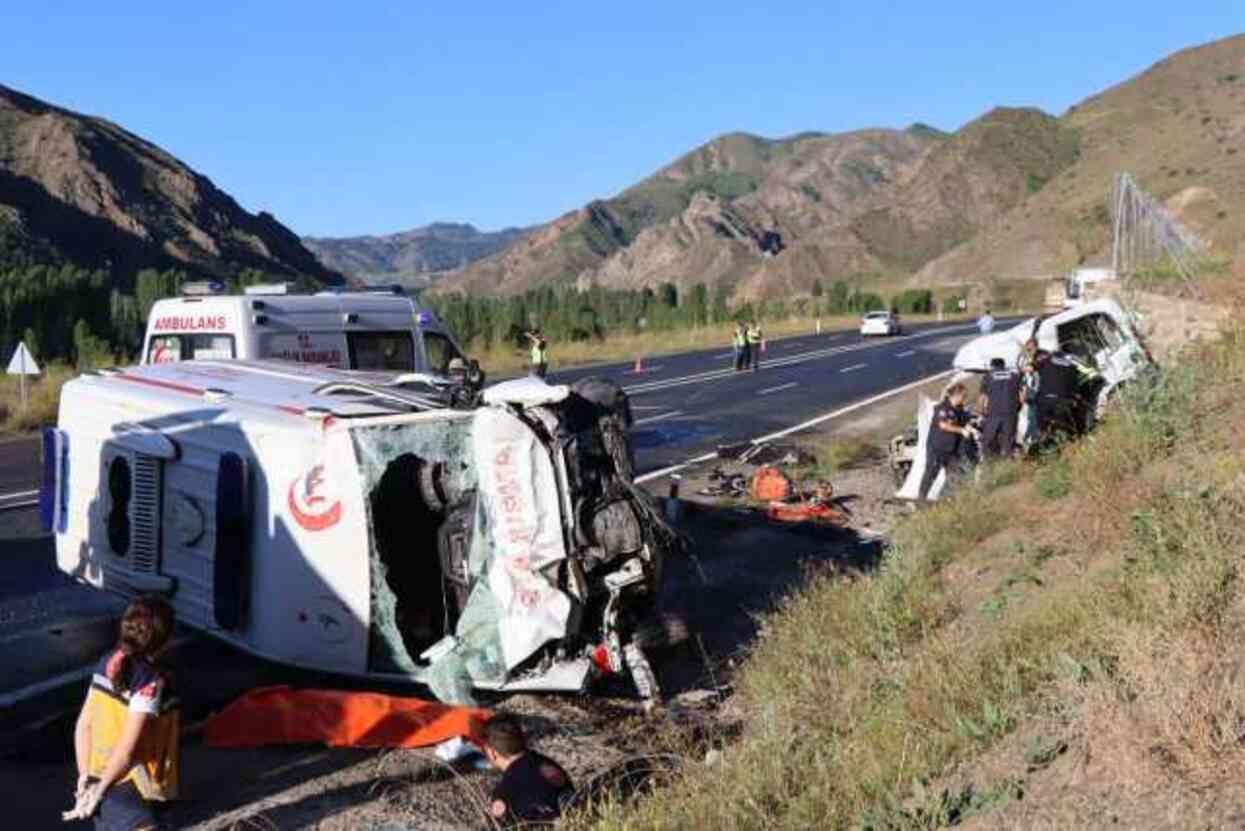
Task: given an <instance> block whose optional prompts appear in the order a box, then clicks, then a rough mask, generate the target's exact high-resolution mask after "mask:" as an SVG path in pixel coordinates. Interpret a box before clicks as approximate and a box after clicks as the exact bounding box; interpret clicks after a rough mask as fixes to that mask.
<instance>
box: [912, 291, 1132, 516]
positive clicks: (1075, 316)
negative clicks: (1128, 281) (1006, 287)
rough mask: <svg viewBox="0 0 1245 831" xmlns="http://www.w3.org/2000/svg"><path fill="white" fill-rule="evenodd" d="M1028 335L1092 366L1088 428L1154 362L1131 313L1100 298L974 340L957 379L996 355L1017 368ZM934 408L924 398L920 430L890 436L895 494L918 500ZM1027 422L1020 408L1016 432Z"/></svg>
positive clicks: (962, 352)
mask: <svg viewBox="0 0 1245 831" xmlns="http://www.w3.org/2000/svg"><path fill="white" fill-rule="evenodd" d="M1030 338H1033V339H1035V340H1036V341H1037V344H1038V348H1039V349H1043V350H1046V351H1047V352H1064V353H1067V354H1069V355H1071V356H1072V357H1074V358H1075V359H1076V360H1077V361H1078V362H1080V363H1081V364H1082V365H1083V366H1086V367H1091V368H1092V369H1093V373H1094V379H1093V381H1092V385H1091V386H1090V387H1089V389H1088V390H1086V391H1085V394H1086V396H1087V400H1086V402H1085V403H1086V409H1087V410H1088V412H1086V413H1085V416H1086V418H1085V419H1083V423H1084V424H1085V425H1086V426H1087V427H1088V426H1092V424H1093V423H1094V422H1095V421H1096V420H1097V419H1098V418H1100V417H1101V416H1102V414H1103V412H1104V411H1105V410H1106V408H1107V407H1108V405H1109V403H1110V401H1111V399H1112V397H1113V396H1114V395H1115V393H1116V392H1117V391H1118V390H1119V389H1120V387H1121V386H1123V385H1124V384H1127V383H1128V382H1130V381H1132V380H1133V379H1135V378H1136V377H1137V376H1138V375H1139V374H1140V373H1141V372H1143V371H1144V370H1145V369H1147V368H1149V367H1151V366H1153V363H1154V362H1153V359H1152V358H1151V356H1150V352H1149V350H1148V349H1147V348H1146V346H1145V344H1144V343H1143V342H1142V340H1141V337H1140V336H1139V335H1138V334H1137V330H1136V328H1135V327H1134V326H1133V324H1132V321H1131V320H1130V319H1129V316H1128V314H1127V313H1126V312H1125V311H1124V310H1123V309H1122V308H1121V307H1120V305H1119V304H1118V303H1116V302H1115V301H1114V300H1110V299H1101V300H1093V301H1090V302H1087V303H1083V304H1081V305H1078V306H1074V307H1072V308H1069V309H1066V310H1064V311H1062V312H1060V313H1058V314H1054V315H1050V316H1046V317H1035V318H1030V319H1028V320H1026V321H1024V322H1023V323H1019V324H1017V325H1015V326H1013V327H1011V328H1010V329H1006V330H1004V331H1002V332H995V333H993V334H989V335H982V336H981V337H979V338H974V339H973V340H971V341H969V342H968V343H966V344H964V345H963V346H962V347H960V349H959V351H958V352H956V355H955V359H954V360H953V361H952V366H953V367H954V368H955V369H956V370H957V373H956V375H955V378H954V379H953V380H956V381H961V382H965V383H967V382H969V381H971V380H972V379H973V378H974V376H979V375H981V374H982V373H985V372H987V371H988V370H989V368H990V361H991V359H992V358H1002V359H1003V361H1004V363H1006V364H1007V366H1009V367H1012V368H1015V367H1016V366H1017V365H1018V362H1019V360H1020V355H1021V352H1022V351H1023V350H1024V345H1025V343H1026V342H1027V341H1028V340H1029V339H1030ZM933 408H934V402H932V401H929V400H928V399H923V400H922V401H921V402H920V404H919V405H918V408H917V427H916V430H914V431H912V430H910V431H909V432H908V433H906V434H902V435H900V436H896V437H895V438H893V439H892V440H891V445H890V454H889V455H890V464H891V469H892V470H893V471H895V472H896V479H897V481H901V484H900V485H899V489H898V491H897V492H896V494H895V495H896V496H897V497H899V498H901V499H916V498H917V490H918V488H919V485H920V482H921V477H922V475H924V473H925V437H926V435H927V434H928V432H929V423H930V420H931V418H932V414H933ZM1026 421H1027V415H1026V413H1025V412H1023V411H1022V412H1021V414H1020V419H1019V423H1018V425H1017V430H1016V435H1017V436H1024V434H1025V427H1026ZM944 481H945V476H944V475H943V474H941V473H940V474H939V475H938V479H937V480H936V481H935V482H934V485H933V487H932V488H931V489H930V494H929V496H930V498H931V499H937V498H938V495H939V493H940V492H941V491H942V488H943V485H944Z"/></svg>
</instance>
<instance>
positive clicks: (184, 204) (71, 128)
mask: <svg viewBox="0 0 1245 831" xmlns="http://www.w3.org/2000/svg"><path fill="white" fill-rule="evenodd" d="M29 263H71V264H74V265H78V266H82V267H86V268H92V269H95V268H103V269H109V270H111V271H112V273H113V274H115V275H118V276H121V277H129V276H132V275H133V273H134V272H136V271H137V270H138V269H141V268H145V267H153V268H159V269H164V268H181V269H184V270H186V271H188V272H190V273H192V274H194V275H198V276H203V277H229V276H233V275H236V274H238V273H239V272H240V271H242V270H243V269H258V270H260V271H263V272H266V273H268V274H271V275H274V276H278V275H279V276H286V277H290V278H294V277H304V278H310V279H312V280H314V281H316V282H319V283H322V284H328V285H336V284H340V283H342V282H344V278H343V277H342V276H341V275H340V274H338V273H336V272H334V271H332V270H331V269H328V268H325V267H324V266H323V265H321V264H320V262H319V261H318V260H316V258H315V257H314V256H313V255H312V253H311V252H310V251H308V250H307V249H306V248H305V247H304V246H303V244H302V243H301V242H300V241H299V239H298V237H297V236H296V235H295V234H294V233H293V232H291V231H290V230H289V229H288V228H286V227H285V226H283V225H282V224H281V223H280V222H278V221H277V220H276V218H274V217H273V216H272V215H271V214H268V213H264V212H260V213H259V214H251V213H249V212H247V211H245V210H244V209H243V208H241V207H240V206H239V205H238V203H237V202H235V201H234V200H233V199H232V198H231V197H230V196H229V195H228V194H226V193H224V192H222V191H221V190H220V189H218V188H217V187H216V186H215V185H213V184H212V182H211V181H209V180H208V179H207V177H205V176H203V175H202V174H200V173H197V172H195V171H194V170H192V169H191V168H189V167H188V166H186V165H185V164H184V163H182V162H181V161H179V160H178V159H176V158H174V157H173V156H171V155H170V154H168V153H166V152H165V151H164V150H161V149H160V148H159V147H156V146H155V145H154V144H151V143H150V142H148V141H145V140H143V139H141V138H139V137H138V136H136V135H134V134H133V133H130V132H127V131H126V130H124V129H122V128H121V127H118V126H117V125H115V124H112V123H111V122H108V121H105V120H104V119H101V118H94V117H91V116H85V115H81V114H79V113H75V112H71V111H69V110H66V109H62V108H60V107H56V106H53V105H51V104H48V103H46V102H43V101H40V100H38V99H36V98H33V97H31V96H29V95H25V94H23V93H20V92H17V91H16V90H13V89H10V88H8V87H5V86H0V266H4V265H14V264H17V265H20V264H29Z"/></svg>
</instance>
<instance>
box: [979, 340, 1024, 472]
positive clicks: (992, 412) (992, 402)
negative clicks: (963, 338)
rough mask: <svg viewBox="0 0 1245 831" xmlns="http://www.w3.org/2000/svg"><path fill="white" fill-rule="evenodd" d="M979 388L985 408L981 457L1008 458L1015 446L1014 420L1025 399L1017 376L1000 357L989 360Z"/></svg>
mask: <svg viewBox="0 0 1245 831" xmlns="http://www.w3.org/2000/svg"><path fill="white" fill-rule="evenodd" d="M982 389H983V391H984V393H985V396H986V407H985V419H984V420H983V421H982V423H981V454H982V456H983V457H985V458H999V457H1006V456H1010V455H1012V452H1013V450H1014V449H1015V447H1016V421H1017V419H1019V417H1020V405H1021V403H1022V402H1023V400H1024V390H1023V389H1022V387H1021V383H1020V375H1019V373H1017V372H1015V371H1013V370H1010V369H1008V368H1007V362H1006V361H1004V360H1003V359H1002V358H991V359H990V373H989V374H988V375H987V376H986V379H985V383H984V384H983V385H982Z"/></svg>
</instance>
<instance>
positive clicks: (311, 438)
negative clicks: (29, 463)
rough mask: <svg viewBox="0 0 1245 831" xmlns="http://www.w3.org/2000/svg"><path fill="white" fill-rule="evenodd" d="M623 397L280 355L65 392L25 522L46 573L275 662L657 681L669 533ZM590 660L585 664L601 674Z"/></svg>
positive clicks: (84, 382)
mask: <svg viewBox="0 0 1245 831" xmlns="http://www.w3.org/2000/svg"><path fill="white" fill-rule="evenodd" d="M629 424H630V410H629V408H628V405H627V399H626V395H625V394H624V393H623V392H622V390H621V389H620V388H618V387H617V386H615V385H612V384H610V383H609V382H605V381H599V380H589V381H583V382H579V383H577V384H576V385H575V386H573V387H567V386H550V385H547V384H545V383H544V382H543V381H540V380H538V379H528V378H524V379H520V380H517V381H509V382H506V383H502V384H497V385H495V386H493V387H490V388H488V389H485V390H483V391H482V392H481V391H480V390H478V389H475V388H472V387H470V386H464V385H463V384H461V383H458V382H456V381H453V380H451V379H448V378H441V377H437V376H431V375H400V376H395V375H393V374H391V373H365V372H354V371H347V370H337V369H330V368H326V367H321V366H307V365H296V364H290V363H286V362H281V361H203V360H196V361H182V362H177V363H162V364H149V365H146V366H135V367H128V368H124V369H114V370H100V371H98V372H94V373H87V374H85V375H83V376H81V377H79V378H76V379H74V380H72V381H70V382H69V383H67V384H66V385H65V387H64V390H63V392H62V393H61V400H60V415H59V420H58V423H57V426H56V427H55V428H49V429H48V430H47V431H45V434H44V471H43V485H42V488H41V496H40V500H41V502H40V508H41V513H42V516H43V521H44V523H45V525H46V526H47V527H48V529H49V530H51V531H52V532H53V534H54V538H55V545H56V557H57V564H58V566H59V568H60V569H61V570H62V571H64V572H65V573H67V574H69V575H71V576H73V577H75V578H77V579H78V580H81V581H84V582H86V583H89V584H91V585H93V586H96V587H98V588H101V589H105V590H108V591H112V592H116V593H119V594H121V595H127V596H128V595H134V594H139V593H146V592H155V593H159V594H161V595H164V596H166V597H168V598H169V600H170V602H171V603H172V604H173V606H174V608H175V609H176V612H177V617H178V620H179V621H181V622H182V623H184V624H186V625H188V626H191V627H193V628H196V629H199V630H202V631H204V632H206V633H208V634H210V635H213V636H215V637H218V638H221V639H223V640H225V641H228V642H229V643H231V644H234V645H235V646H237V647H239V648H241V649H243V650H246V651H248V652H250V653H253V654H255V655H258V656H262V657H264V658H267V659H271V660H274V661H278V662H284V663H287V664H291V665H296V666H300V667H306V668H310V669H316V670H327V671H330V672H337V673H343V674H350V675H360V676H375V677H382V678H390V679H393V678H399V679H406V680H414V681H417V682H421V683H425V684H427V685H428V686H430V687H431V688H432V690H433V692H434V693H435V694H437V695H438V696H439V697H441V698H443V699H446V700H459V701H461V700H466V699H468V698H469V696H470V690H471V689H473V688H487V689H507V690H515V689H544V690H579V689H581V688H582V687H583V686H584V685H585V683H586V681H587V680H588V679H589V678H590V677H591V675H592V674H594V673H595V672H596V671H598V670H601V671H611V670H612V671H620V672H621V671H625V672H629V673H630V674H631V677H632V678H633V679H635V680H636V683H637V686H639V687H640V689H641V691H647V692H648V693H649V694H653V691H655V689H656V686H655V681H654V680H653V679H652V674H651V670H650V669H649V668H648V664H647V662H646V661H645V659H644V656H643V654H642V653H641V652H640V647H639V643H638V640H637V638H636V637H634V633H635V632H636V631H637V627H638V626H639V625H640V624H641V623H642V622H643V621H648V620H652V619H653V615H654V614H655V602H656V597H657V588H658V583H659V580H660V574H661V563H662V559H663V557H664V556H665V554H666V551H667V550H668V549H669V547H670V546H671V545H673V544H675V542H677V537H676V536H675V535H674V534H673V532H671V531H670V529H669V528H667V527H666V526H665V525H664V523H663V521H662V519H661V517H660V515H659V513H658V512H656V511H655V510H654V509H653V507H652V505H651V504H650V502H649V500H648V498H647V497H646V496H645V495H644V494H643V493H642V492H641V491H639V490H638V489H637V488H636V487H635V485H634V484H633V481H632V477H633V472H632V466H631V456H630V449H629V446H628V444H627V428H628V427H629ZM594 667H595V668H596V669H594Z"/></svg>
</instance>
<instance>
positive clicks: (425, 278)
mask: <svg viewBox="0 0 1245 831" xmlns="http://www.w3.org/2000/svg"><path fill="white" fill-rule="evenodd" d="M529 231H530V229H528V228H505V229H503V230H501V231H479V230H477V229H476V228H475V227H474V226H472V225H468V224H465V223H453V222H435V223H433V224H431V225H425V226H423V227H420V228H414V229H412V230H410V231H402V232H401V233H397V234H386V235H383V236H362V237H304V238H303V244H304V245H306V246H307V248H309V249H311V251H312V253H314V254H315V255H316V257H318V258H319V260H320V262H322V263H323V264H324V265H325V266H326V267H327V268H331V269H333V270H334V271H340V272H342V273H343V274H348V275H350V276H351V277H354V278H356V279H359V280H363V281H365V282H372V283H382V282H400V283H407V284H414V285H427V284H428V283H431V282H432V281H433V280H435V279H436V278H437V276H438V275H439V274H440V273H441V272H446V271H451V270H454V269H460V268H462V267H464V266H466V265H468V264H469V263H473V262H475V261H476V260H479V259H482V258H484V257H487V256H489V255H490V254H495V253H497V252H498V251H501V250H502V249H504V248H506V247H507V246H509V245H510V244H511V243H513V242H515V241H516V240H519V239H521V238H522V237H523V236H525V235H526V234H527V233H528V232H529Z"/></svg>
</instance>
